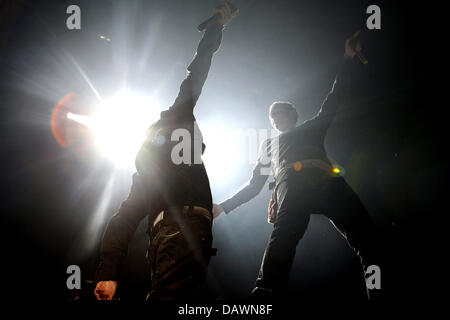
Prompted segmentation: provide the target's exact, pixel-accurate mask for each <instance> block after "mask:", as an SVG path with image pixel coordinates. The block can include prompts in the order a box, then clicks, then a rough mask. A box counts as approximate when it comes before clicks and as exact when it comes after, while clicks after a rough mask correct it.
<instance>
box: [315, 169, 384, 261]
mask: <svg viewBox="0 0 450 320" xmlns="http://www.w3.org/2000/svg"><path fill="white" fill-rule="evenodd" d="M326 193H327V196H328V199H329V201H328V205H327V208H326V209H325V210H324V212H323V213H324V214H325V215H326V216H327V217H328V218H329V219H330V220H331V222H332V223H333V224H334V226H335V227H336V228H337V229H338V230H339V231H340V233H341V234H342V235H343V236H344V237H345V238H346V239H347V241H348V243H349V245H350V246H351V247H352V248H353V249H354V250H355V251H356V252H357V253H358V255H359V256H360V258H361V260H362V262H363V264H364V266H366V267H367V266H368V265H370V264H372V263H375V262H376V261H373V260H374V259H375V258H378V254H377V252H378V248H377V240H378V239H377V236H376V232H375V227H374V224H373V222H372V219H371V217H370V215H369V213H368V212H367V210H366V208H365V207H364V205H363V203H362V202H361V200H360V198H359V197H358V195H357V194H356V193H355V192H354V191H353V190H352V188H351V187H350V186H349V185H348V184H347V182H345V180H344V179H343V178H334V179H331V180H330V181H329V184H328V188H327V190H326Z"/></svg>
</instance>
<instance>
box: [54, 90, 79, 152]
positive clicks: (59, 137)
mask: <svg viewBox="0 0 450 320" xmlns="http://www.w3.org/2000/svg"><path fill="white" fill-rule="evenodd" d="M74 97H75V94H74V93H69V94H67V95H66V96H65V97H64V98H62V99H61V100H59V102H58V103H57V105H56V107H55V108H54V109H53V112H52V118H51V126H52V132H53V136H54V137H55V139H56V141H58V143H59V144H60V145H61V146H62V147H67V145H68V143H67V140H66V137H65V134H64V133H63V131H62V130H61V129H62V123H64V122H62V121H61V119H62V118H64V119H66V117H67V116H66V114H65V113H64V112H63V111H62V109H63V107H64V106H65V105H66V104H67V103H68V102H69V101H70V100H72V99H73V98H74Z"/></svg>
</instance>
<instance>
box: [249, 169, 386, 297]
mask: <svg viewBox="0 0 450 320" xmlns="http://www.w3.org/2000/svg"><path fill="white" fill-rule="evenodd" d="M276 197H277V202H278V212H277V216H276V219H275V222H274V229H273V232H272V234H271V236H270V238H269V241H268V243H267V246H266V250H265V252H264V256H263V260H262V264H261V267H260V270H259V274H258V278H257V281H256V288H255V290H254V291H253V292H252V297H254V298H256V297H257V296H258V295H260V296H261V297H267V296H280V295H283V294H285V293H286V291H287V287H288V281H289V274H290V271H291V266H292V263H293V260H294V256H295V250H296V246H297V244H298V242H299V241H300V239H301V238H302V236H303V234H304V233H305V231H306V228H307V226H308V222H309V218H310V215H311V214H317V213H318V214H323V215H325V216H326V217H328V218H329V220H330V221H331V223H332V224H333V225H334V226H335V227H336V228H337V229H338V230H339V232H340V233H341V234H342V235H343V236H344V237H345V239H346V240H347V241H348V243H349V245H350V246H351V247H352V248H353V249H354V250H355V251H356V252H357V254H358V255H359V257H360V258H361V261H362V263H363V265H365V266H367V265H370V264H376V263H377V261H375V260H377V258H375V251H376V250H375V246H374V239H375V232H374V227H373V224H372V222H371V219H370V216H369V214H368V212H367V210H366V209H365V207H364V206H363V204H362V202H361V200H360V199H359V197H358V195H357V194H356V193H355V192H354V191H353V190H352V189H351V188H350V186H349V185H348V184H347V183H346V182H345V180H344V179H343V178H342V177H332V176H330V175H328V174H325V173H324V172H323V171H321V170H320V169H303V170H301V171H299V172H296V171H294V170H292V169H291V170H287V171H286V172H284V173H282V174H280V176H279V177H277V186H276Z"/></svg>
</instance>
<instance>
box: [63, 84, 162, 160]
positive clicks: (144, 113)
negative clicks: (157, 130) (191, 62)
mask: <svg viewBox="0 0 450 320" xmlns="http://www.w3.org/2000/svg"><path fill="white" fill-rule="evenodd" d="M160 111H161V110H160V106H159V105H158V104H157V103H156V101H155V100H154V99H152V98H151V97H147V96H140V95H136V94H132V93H131V92H129V91H121V92H119V93H118V94H116V95H115V96H113V97H112V98H111V99H107V100H104V101H103V102H102V103H101V104H100V105H99V107H98V109H97V111H96V112H95V113H94V114H93V116H92V117H91V119H89V121H79V122H81V123H83V122H84V123H83V124H86V125H87V126H88V127H90V128H91V129H92V130H93V132H94V135H95V139H96V145H97V146H98V148H99V150H100V151H101V153H102V154H103V155H104V156H106V157H107V158H108V159H110V160H112V161H113V162H114V163H115V164H116V165H118V166H120V167H128V168H130V167H134V158H135V157H136V153H137V152H138V150H139V148H140V147H141V145H142V143H143V142H144V139H145V134H146V131H147V128H148V127H149V126H150V124H152V123H153V122H154V121H156V120H157V119H158V117H159V113H160ZM68 116H69V115H68ZM70 118H71V119H74V120H75V121H77V119H76V116H75V115H70ZM80 120H81V119H80ZM84 120H86V119H84Z"/></svg>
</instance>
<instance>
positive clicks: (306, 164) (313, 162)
mask: <svg viewBox="0 0 450 320" xmlns="http://www.w3.org/2000/svg"><path fill="white" fill-rule="evenodd" d="M303 168H309V169H310V168H316V169H321V170H323V171H327V172H329V173H332V170H333V167H332V166H331V165H330V164H329V163H328V162H326V161H324V160H320V159H305V160H300V161H296V162H291V163H288V164H285V165H284V166H281V167H278V168H276V169H275V176H278V174H279V173H280V171H281V170H283V169H294V170H295V171H301V170H302V169H303Z"/></svg>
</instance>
